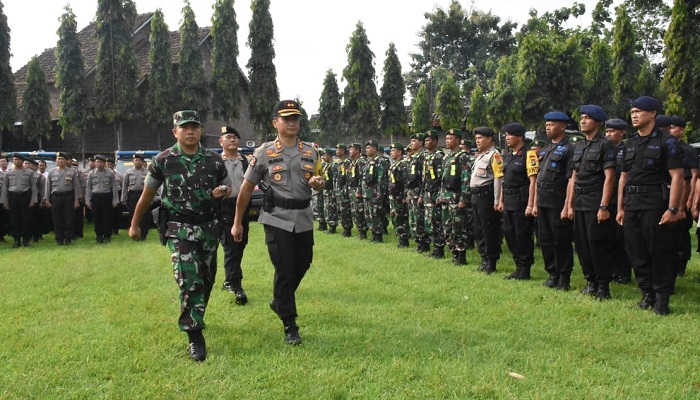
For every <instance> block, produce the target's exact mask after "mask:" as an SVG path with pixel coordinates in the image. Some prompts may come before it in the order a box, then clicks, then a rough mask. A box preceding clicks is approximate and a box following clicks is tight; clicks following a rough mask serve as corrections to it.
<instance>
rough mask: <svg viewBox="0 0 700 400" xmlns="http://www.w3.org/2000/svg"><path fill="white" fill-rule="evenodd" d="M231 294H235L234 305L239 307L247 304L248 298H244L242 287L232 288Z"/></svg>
mask: <svg viewBox="0 0 700 400" xmlns="http://www.w3.org/2000/svg"><path fill="white" fill-rule="evenodd" d="M233 293H235V294H236V304H238V305H239V306H244V305H246V304H248V296H246V294H245V290H243V288H242V287H237V288H233Z"/></svg>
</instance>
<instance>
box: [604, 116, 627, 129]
mask: <svg viewBox="0 0 700 400" xmlns="http://www.w3.org/2000/svg"><path fill="white" fill-rule="evenodd" d="M605 127H606V128H610V129H621V130H625V129H627V122H625V121H623V120H621V119H618V118H614V119H609V120H607V121H605Z"/></svg>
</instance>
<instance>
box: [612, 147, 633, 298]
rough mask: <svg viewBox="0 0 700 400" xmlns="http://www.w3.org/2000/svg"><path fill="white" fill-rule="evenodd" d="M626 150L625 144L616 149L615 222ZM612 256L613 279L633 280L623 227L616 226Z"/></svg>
mask: <svg viewBox="0 0 700 400" xmlns="http://www.w3.org/2000/svg"><path fill="white" fill-rule="evenodd" d="M624 148H625V143H624V142H620V144H618V145H616V147H615V157H616V163H615V189H614V191H613V197H612V198H611V199H610V205H609V206H608V210H610V218H611V219H612V220H613V221H615V220H616V219H617V193H618V189H619V183H620V174H621V173H622V169H621V168H622V150H623V149H624ZM612 251H613V254H612V278H613V279H614V280H615V281H616V282H617V283H621V284H627V283H629V282H630V280H631V279H632V265H631V264H630V258H629V257H628V256H627V250H626V249H625V228H624V227H623V226H622V225H618V224H615V239H614V241H613V249H612Z"/></svg>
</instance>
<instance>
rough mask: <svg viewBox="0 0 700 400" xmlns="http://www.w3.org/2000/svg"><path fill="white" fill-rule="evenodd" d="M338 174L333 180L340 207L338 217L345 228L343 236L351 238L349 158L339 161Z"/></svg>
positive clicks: (334, 191)
mask: <svg viewBox="0 0 700 400" xmlns="http://www.w3.org/2000/svg"><path fill="white" fill-rule="evenodd" d="M336 163H337V165H338V173H337V175H336V176H335V179H334V180H333V193H334V194H335V201H336V203H337V205H338V216H339V219H340V221H339V222H340V225H342V227H343V236H346V237H347V236H350V231H351V230H352V207H351V200H350V190H349V189H348V170H349V169H350V160H349V159H348V158H342V159H339V160H338V161H337V162H336Z"/></svg>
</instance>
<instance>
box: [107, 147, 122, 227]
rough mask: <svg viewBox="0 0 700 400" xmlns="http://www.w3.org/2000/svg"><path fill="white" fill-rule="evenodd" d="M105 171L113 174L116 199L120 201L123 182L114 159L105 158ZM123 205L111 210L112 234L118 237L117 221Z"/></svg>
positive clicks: (119, 204)
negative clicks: (115, 181)
mask: <svg viewBox="0 0 700 400" xmlns="http://www.w3.org/2000/svg"><path fill="white" fill-rule="evenodd" d="M107 169H108V170H110V171H112V173H113V174H114V177H115V178H116V180H117V198H118V199H120V201H121V198H122V181H123V180H124V179H123V177H122V174H120V173H119V172H117V169H116V165H115V164H114V159H113V158H110V157H108V158H107ZM123 207H124V206H123V205H122V203H121V202H120V203H117V205H116V206H114V207H113V208H112V234H113V235H115V236H118V235H119V220H120V219H121V215H122V210H123Z"/></svg>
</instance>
